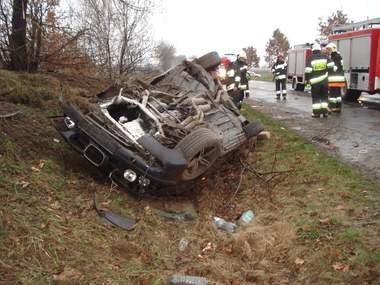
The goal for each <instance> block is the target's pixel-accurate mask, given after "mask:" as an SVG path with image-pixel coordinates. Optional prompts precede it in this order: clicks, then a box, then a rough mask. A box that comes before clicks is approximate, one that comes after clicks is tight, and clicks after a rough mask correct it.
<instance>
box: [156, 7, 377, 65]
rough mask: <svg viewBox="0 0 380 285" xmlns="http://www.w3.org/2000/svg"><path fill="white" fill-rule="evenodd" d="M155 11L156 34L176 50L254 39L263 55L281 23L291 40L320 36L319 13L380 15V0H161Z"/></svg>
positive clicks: (194, 51) (229, 46)
mask: <svg viewBox="0 0 380 285" xmlns="http://www.w3.org/2000/svg"><path fill="white" fill-rule="evenodd" d="M158 1H159V2H157V3H159V5H158V6H159V7H157V9H156V12H155V14H154V16H153V19H152V21H153V29H154V30H153V34H154V38H155V40H157V41H159V40H165V41H167V42H169V43H171V44H173V45H174V46H175V47H176V49H177V54H184V55H186V56H192V55H195V56H199V55H201V54H203V53H206V52H208V51H211V50H216V51H218V52H220V53H237V52H238V51H239V50H240V49H241V48H243V47H247V46H248V45H253V46H254V47H255V48H257V50H258V53H259V56H261V57H262V61H261V64H263V63H264V61H263V55H264V51H265V44H266V42H267V41H268V39H269V38H270V37H271V35H272V33H273V30H275V29H276V28H279V29H280V30H281V31H282V32H283V33H284V34H285V35H286V36H287V37H288V39H289V42H290V44H291V45H294V44H300V43H305V42H310V41H313V40H314V39H315V38H316V37H317V36H318V31H317V26H318V25H317V24H318V17H321V16H322V17H325V18H326V17H327V16H329V15H331V14H332V13H333V12H334V11H336V10H337V9H342V10H343V11H344V12H345V13H346V14H347V15H348V17H349V18H350V19H352V20H354V21H362V20H366V19H367V18H376V17H380V0H362V1H358V0H355V1H353V0H345V1H343V0H320V1H307V0H287V1H265V0H263V1H253V0H214V1H213V0H158Z"/></svg>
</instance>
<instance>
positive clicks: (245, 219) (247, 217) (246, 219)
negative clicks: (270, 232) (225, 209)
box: [238, 210, 255, 226]
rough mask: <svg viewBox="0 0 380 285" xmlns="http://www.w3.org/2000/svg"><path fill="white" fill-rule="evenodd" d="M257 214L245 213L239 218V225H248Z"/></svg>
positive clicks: (250, 211)
mask: <svg viewBox="0 0 380 285" xmlns="http://www.w3.org/2000/svg"><path fill="white" fill-rule="evenodd" d="M254 217H255V214H254V213H253V212H252V210H248V211H245V212H244V213H243V214H242V215H241V216H240V218H239V220H238V224H239V225H240V226H245V225H248V224H249V223H250V222H252V220H253V219H254Z"/></svg>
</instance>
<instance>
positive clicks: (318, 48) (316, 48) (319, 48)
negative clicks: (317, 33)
mask: <svg viewBox="0 0 380 285" xmlns="http://www.w3.org/2000/svg"><path fill="white" fill-rule="evenodd" d="M311 50H312V51H315V50H319V51H320V50H321V46H320V44H319V43H314V44H313V47H312V48H311Z"/></svg>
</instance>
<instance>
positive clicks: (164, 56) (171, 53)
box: [155, 41, 176, 71]
mask: <svg viewBox="0 0 380 285" xmlns="http://www.w3.org/2000/svg"><path fill="white" fill-rule="evenodd" d="M175 53H176V49H175V47H174V46H173V45H171V44H169V43H167V42H164V41H161V42H159V43H158V45H157V46H156V48H155V55H156V57H157V59H158V61H159V65H160V69H161V70H163V71H165V70H168V69H169V68H170V67H171V66H172V65H173V63H174V59H175Z"/></svg>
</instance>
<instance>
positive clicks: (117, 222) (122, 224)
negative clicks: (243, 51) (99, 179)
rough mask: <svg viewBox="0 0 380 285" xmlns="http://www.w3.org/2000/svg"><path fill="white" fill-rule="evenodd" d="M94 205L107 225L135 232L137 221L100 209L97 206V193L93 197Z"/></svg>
mask: <svg viewBox="0 0 380 285" xmlns="http://www.w3.org/2000/svg"><path fill="white" fill-rule="evenodd" d="M93 204H94V209H95V211H96V213H97V214H98V215H99V217H101V218H102V219H103V220H104V221H105V222H106V223H108V224H111V225H114V226H117V227H119V228H122V229H124V230H127V231H130V230H133V229H134V228H135V227H136V225H137V222H136V220H135V219H131V218H124V217H122V216H119V215H117V214H115V213H112V212H110V211H107V210H103V209H99V208H98V207H97V205H96V193H95V192H94V196H93Z"/></svg>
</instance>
